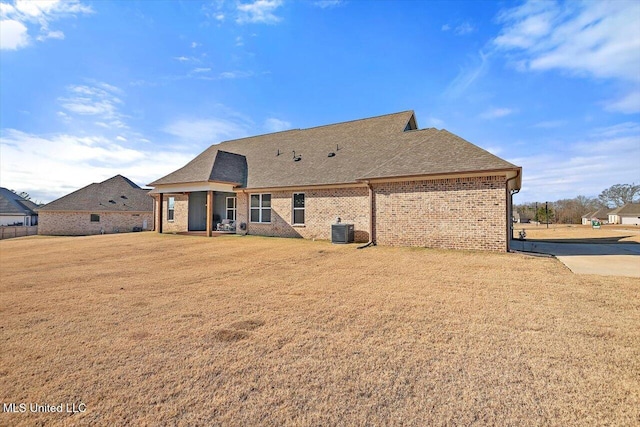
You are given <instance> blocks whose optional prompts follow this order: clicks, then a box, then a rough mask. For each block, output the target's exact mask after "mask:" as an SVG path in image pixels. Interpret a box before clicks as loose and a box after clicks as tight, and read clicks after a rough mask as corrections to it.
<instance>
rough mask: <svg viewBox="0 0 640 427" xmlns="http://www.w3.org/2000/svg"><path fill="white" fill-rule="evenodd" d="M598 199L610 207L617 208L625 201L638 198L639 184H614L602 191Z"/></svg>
mask: <svg viewBox="0 0 640 427" xmlns="http://www.w3.org/2000/svg"><path fill="white" fill-rule="evenodd" d="M598 199H599V200H600V201H601V202H602V203H603V204H605V205H607V206H608V207H610V208H617V207H618V206H622V205H624V204H626V203H633V202H637V201H639V200H640V185H636V184H635V183H633V184H616V185H612V186H611V187H609V188H607V189H606V190H604V191H602V193H600V195H599V196H598Z"/></svg>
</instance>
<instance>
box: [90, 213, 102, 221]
mask: <svg viewBox="0 0 640 427" xmlns="http://www.w3.org/2000/svg"><path fill="white" fill-rule="evenodd" d="M90 220H91V222H100V215H98V214H91V218H90Z"/></svg>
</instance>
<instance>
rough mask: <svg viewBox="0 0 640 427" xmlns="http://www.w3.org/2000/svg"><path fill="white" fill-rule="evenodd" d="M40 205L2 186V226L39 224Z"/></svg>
mask: <svg viewBox="0 0 640 427" xmlns="http://www.w3.org/2000/svg"><path fill="white" fill-rule="evenodd" d="M37 209H38V205H36V204H35V203H33V202H32V201H31V200H27V199H25V198H24V197H20V196H19V195H17V194H16V193H14V192H13V191H11V190H8V189H6V188H4V187H0V226H5V225H24V226H31V225H36V224H38V212H37Z"/></svg>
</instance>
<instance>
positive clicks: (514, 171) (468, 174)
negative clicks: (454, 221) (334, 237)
mask: <svg viewBox="0 0 640 427" xmlns="http://www.w3.org/2000/svg"><path fill="white" fill-rule="evenodd" d="M521 171H522V168H511V169H490V170H478V171H464V172H450V173H438V174H421V175H403V176H390V177H372V178H358V181H361V182H370V183H372V184H377V183H385V182H402V181H427V180H436V179H451V178H472V177H483V176H499V175H504V176H505V177H506V178H513V177H515V176H518V175H519V173H518V172H521ZM517 181H518V182H517V183H515V184H514V185H515V188H520V186H521V185H522V184H521V182H522V178H521V175H520V176H518V179H517Z"/></svg>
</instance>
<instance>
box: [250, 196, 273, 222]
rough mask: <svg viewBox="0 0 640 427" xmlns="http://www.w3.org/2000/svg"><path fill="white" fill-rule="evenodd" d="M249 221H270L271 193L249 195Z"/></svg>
mask: <svg viewBox="0 0 640 427" xmlns="http://www.w3.org/2000/svg"><path fill="white" fill-rule="evenodd" d="M251 222H271V194H252V195H251Z"/></svg>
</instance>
